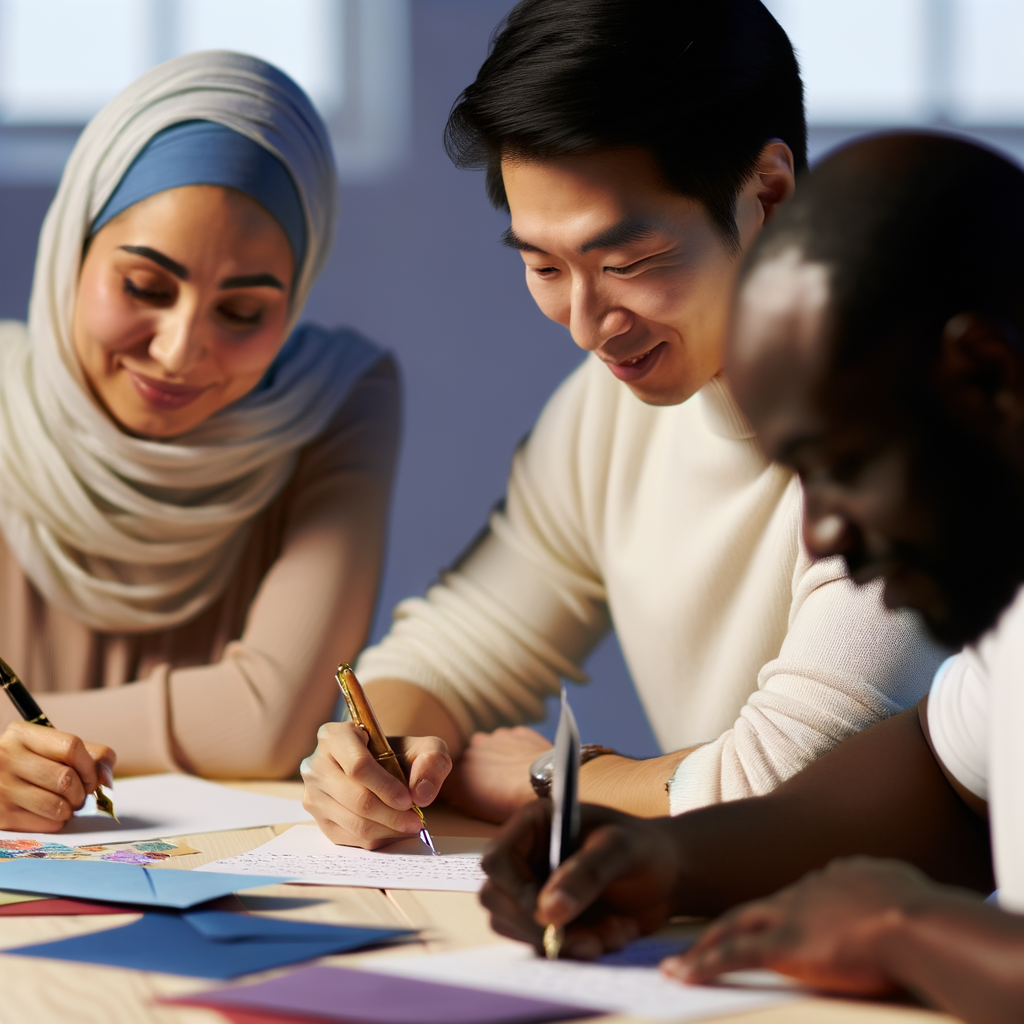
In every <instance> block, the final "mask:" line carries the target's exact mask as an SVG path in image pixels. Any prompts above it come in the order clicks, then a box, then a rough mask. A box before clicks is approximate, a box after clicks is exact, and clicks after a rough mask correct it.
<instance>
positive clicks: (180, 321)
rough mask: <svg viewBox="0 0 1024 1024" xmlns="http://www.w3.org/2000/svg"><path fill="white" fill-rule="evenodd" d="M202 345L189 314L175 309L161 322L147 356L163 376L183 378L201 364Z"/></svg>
mask: <svg viewBox="0 0 1024 1024" xmlns="http://www.w3.org/2000/svg"><path fill="white" fill-rule="evenodd" d="M205 353H206V342H205V341H204V339H203V337H202V332H201V331H200V330H199V325H198V324H197V323H196V318H195V316H194V314H193V313H192V311H191V310H188V309H178V310H174V311H173V312H169V315H167V316H166V317H163V318H162V319H161V323H160V326H159V329H158V330H157V332H156V334H155V335H154V336H153V340H152V341H151V342H150V343H149V355H150V358H151V359H153V360H154V361H155V362H157V363H159V364H160V366H161V367H162V368H163V370H164V372H165V373H168V374H171V375H173V376H183V375H184V374H186V373H188V371H189V370H191V369H192V368H193V367H195V366H196V365H198V364H199V363H201V362H202V361H203V359H204V357H205Z"/></svg>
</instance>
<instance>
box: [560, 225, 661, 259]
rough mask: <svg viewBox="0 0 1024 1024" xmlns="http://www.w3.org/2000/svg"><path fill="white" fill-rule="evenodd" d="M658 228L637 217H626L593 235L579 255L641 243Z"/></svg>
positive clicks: (581, 248)
mask: <svg viewBox="0 0 1024 1024" xmlns="http://www.w3.org/2000/svg"><path fill="white" fill-rule="evenodd" d="M658 231H659V227H658V225H657V224H655V223H654V222H653V221H650V220H644V219H642V218H639V217H627V218H626V219H625V220H620V221H619V223H618V224H613V225H612V226H611V227H610V228H605V229H604V231H602V232H600V234H597V235H594V237H593V238H591V239H590V241H589V242H584V243H583V244H582V245H581V246H580V254H581V255H584V256H585V255H586V254H587V253H588V252H593V251H594V250H595V249H618V248H621V247H622V246H624V245H631V244H632V243H633V242H643V241H645V240H646V239H648V238H650V237H651V235H654V234H657V232H658Z"/></svg>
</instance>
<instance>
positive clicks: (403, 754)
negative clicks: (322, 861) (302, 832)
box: [301, 722, 452, 850]
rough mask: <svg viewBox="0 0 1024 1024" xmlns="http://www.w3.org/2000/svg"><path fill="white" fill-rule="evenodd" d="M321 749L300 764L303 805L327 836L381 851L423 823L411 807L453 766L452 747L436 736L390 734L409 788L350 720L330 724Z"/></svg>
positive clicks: (431, 793)
mask: <svg viewBox="0 0 1024 1024" xmlns="http://www.w3.org/2000/svg"><path fill="white" fill-rule="evenodd" d="M317 740H318V742H317V746H316V750H315V751H314V752H313V753H312V754H311V755H310V756H309V757H307V758H306V759H305V760H304V761H303V762H302V765H301V772H302V779H303V781H304V782H305V784H306V788H305V791H304V793H303V796H302V805H303V806H304V807H305V808H306V810H307V811H309V813H310V814H312V815H313V817H314V818H315V819H316V823H317V824H318V825H319V826H320V828H321V830H322V831H323V833H324V835H326V836H327V838H328V839H330V840H331V842H333V843H337V844H338V845H340V846H361V847H363V849H366V850H376V849H377V848H378V847H381V846H384V845H386V844H387V843H391V842H394V841H395V840H396V839H408V838H409V836H414V835H416V834H417V833H418V832H419V830H420V829H421V828H422V827H423V823H422V822H421V821H420V819H419V815H418V814H417V813H416V812H415V811H414V810H412V805H413V804H417V805H418V806H420V807H426V806H428V805H429V804H430V803H432V802H433V800H434V798H435V797H436V796H437V793H438V790H440V788H441V783H442V782H444V780H445V778H447V776H448V773H449V772H450V771H451V769H452V759H451V757H450V755H449V754H448V745H447V744H446V743H445V741H444V740H442V739H438V738H437V737H436V736H404V737H400V738H396V737H390V740H389V741H390V743H391V745H392V747H394V750H395V753H396V754H397V755H398V759H399V760H400V761H401V762H402V767H403V768H404V769H405V772H406V776H407V777H408V779H409V785H408V787H406V786H403V785H402V784H401V783H400V782H399V781H398V780H397V779H396V778H395V777H394V776H392V775H389V774H388V773H387V772H386V771H385V770H384V769H383V768H381V766H380V765H379V764H378V763H377V761H376V760H375V759H374V758H373V756H372V755H371V754H370V752H369V751H368V750H367V749H366V741H367V735H366V733H365V732H364V731H363V730H362V729H360V728H359V727H358V726H355V725H353V724H352V723H351V722H328V723H327V724H326V725H322V726H321V727H320V731H319V732H318V733H317Z"/></svg>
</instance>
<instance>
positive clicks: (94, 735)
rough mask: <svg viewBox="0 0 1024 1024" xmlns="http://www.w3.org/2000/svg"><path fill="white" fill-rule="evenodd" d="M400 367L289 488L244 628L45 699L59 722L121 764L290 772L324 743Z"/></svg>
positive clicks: (374, 545)
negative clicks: (214, 654) (219, 644)
mask: <svg viewBox="0 0 1024 1024" xmlns="http://www.w3.org/2000/svg"><path fill="white" fill-rule="evenodd" d="M399 421H400V393H399V384H398V377H397V371H396V369H395V367H394V364H393V363H392V362H391V361H390V360H384V361H382V362H380V363H378V364H377V365H376V366H375V367H373V368H372V369H371V370H370V371H368V372H367V374H366V375H365V376H364V377H363V378H362V379H361V380H360V382H359V383H358V384H357V385H356V387H355V388H354V390H353V392H352V394H351V396H350V397H349V398H348V399H347V400H346V402H345V404H344V406H343V408H342V410H341V411H340V412H339V415H338V417H336V419H335V422H334V425H333V426H334V429H332V431H331V432H330V435H329V436H326V437H324V438H323V439H322V440H321V441H318V442H316V443H314V444H313V445H310V446H309V447H308V448H307V449H305V450H304V451H303V453H302V455H301V456H300V459H299V462H298V465H297V467H296V471H295V473H294V475H293V477H292V480H291V481H290V483H289V484H288V495H287V505H286V510H285V515H286V519H285V527H284V535H283V540H282V546H281V552H280V554H279V556H278V557H277V559H276V560H275V561H274V563H273V564H272V565H271V567H270V569H269V570H268V571H267V573H266V575H265V576H264V578H263V580H262V581H261V583H260V586H259V589H258V590H257V593H256V596H255V598H254V599H253V601H252V604H251V605H250V607H249V611H248V615H247V618H246V623H245V628H244V631H243V633H242V636H241V637H240V638H239V639H238V640H237V641H233V642H232V643H230V644H228V645H227V647H226V648H225V650H224V653H223V656H222V657H221V658H220V660H219V661H217V662H216V663H214V664H209V665H201V666H198V667H190V668H178V669H176V668H173V667H171V666H168V665H166V664H163V665H160V666H158V667H157V668H156V669H155V670H154V671H153V672H152V673H150V675H149V676H148V677H147V678H145V679H141V680H138V681H137V682H134V683H132V684H130V685H127V686H121V687H116V688H111V689H101V690H89V691H85V692H81V693H63V694H52V695H48V696H47V708H48V709H50V708H51V707H52V713H53V716H54V717H55V720H59V721H60V722H61V724H62V727H64V728H67V729H69V730H70V731H73V732H76V733H77V734H79V735H81V736H84V737H86V738H88V739H90V740H94V741H96V742H103V743H108V744H109V745H110V746H112V747H114V749H115V750H116V751H117V754H118V772H119V773H123V774H133V773H142V772H152V771H176V770H177V771H182V770H183V771H189V772H194V773H197V774H200V775H205V776H211V777H215V778H232V777H235V778H241V777H265V778H269V777H285V776H288V775H291V774H293V773H294V772H295V771H296V770H297V768H298V764H299V761H300V760H301V759H302V758H303V757H304V756H305V755H306V754H307V753H309V752H310V751H311V750H312V749H313V747H314V746H315V744H316V731H317V729H318V728H319V726H320V724H321V723H322V722H323V721H325V720H327V719H329V718H330V717H331V713H332V709H333V706H334V703H335V699H336V697H337V690H336V687H335V686H334V684H333V682H332V674H333V671H334V669H335V667H336V666H337V664H338V662H339V661H340V660H344V659H349V660H352V659H353V658H354V657H355V655H356V653H357V652H358V651H359V649H360V647H361V646H362V644H363V643H364V642H365V640H366V634H367V632H368V630H369V626H370V619H371V616H372V613H373V606H374V601H375V599H376V594H377V586H378V582H379V577H380V570H381V564H382V560H383V552H384V542H385V531H386V525H387V518H388V504H389V500H390V492H391V483H392V477H393V472H394V465H395V460H396V456H397V450H398V442H399V433H400V422H399Z"/></svg>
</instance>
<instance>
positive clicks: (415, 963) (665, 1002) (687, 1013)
mask: <svg viewBox="0 0 1024 1024" xmlns="http://www.w3.org/2000/svg"><path fill="white" fill-rule="evenodd" d="M293 831H294V829H293ZM359 966H360V969H361V970H364V971H373V972H374V973H376V974H398V975H401V976H402V977H406V978H420V979H422V980H424V981H436V982H441V983H446V982H447V983H450V984H453V985H466V986H468V987H471V988H479V989H485V990H487V991H493V992H505V993H508V994H510V995H517V996H535V997H537V998H539V999H557V1000H563V1001H564V1002H566V1003H571V1004H573V1005H576V1006H586V1007H593V1008H594V1009H595V1010H604V1011H606V1012H608V1013H625V1014H629V1015H630V1016H633V1017H646V1018H649V1019H650V1020H671V1021H691V1020H704V1019H705V1018H708V1017H719V1016H723V1015H725V1014H733V1013H746V1012H749V1011H750V1010H757V1009H761V1008H762V1007H766V1006H774V1005H777V1004H779V1003H785V1002H789V1001H791V1000H794V999H799V998H802V996H801V995H800V994H799V993H794V992H780V991H777V990H776V991H770V990H757V991H753V990H750V989H736V988H713V987H706V986H696V985H683V984H681V983H680V982H677V981H672V980H671V979H669V978H666V977H665V976H664V975H663V974H661V973H660V972H659V971H658V970H657V968H654V967H612V966H607V965H603V964H587V963H579V962H575V961H572V960H544V959H542V958H540V957H538V956H537V955H536V954H535V953H534V952H533V950H532V949H530V948H529V947H528V946H525V945H519V944H516V945H512V944H510V943H500V944H497V945H493V946H479V947H477V948H475V949H467V950H460V951H459V952H456V953H441V954H439V955H437V956H418V957H394V958H391V957H389V958H388V959H386V960H375V961H368V962H366V963H363V964H360V965H359Z"/></svg>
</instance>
